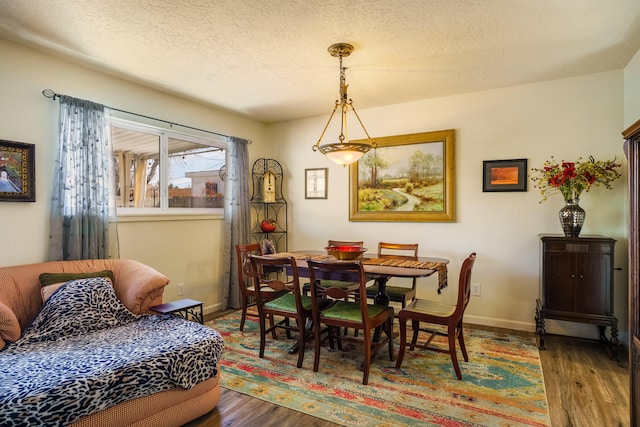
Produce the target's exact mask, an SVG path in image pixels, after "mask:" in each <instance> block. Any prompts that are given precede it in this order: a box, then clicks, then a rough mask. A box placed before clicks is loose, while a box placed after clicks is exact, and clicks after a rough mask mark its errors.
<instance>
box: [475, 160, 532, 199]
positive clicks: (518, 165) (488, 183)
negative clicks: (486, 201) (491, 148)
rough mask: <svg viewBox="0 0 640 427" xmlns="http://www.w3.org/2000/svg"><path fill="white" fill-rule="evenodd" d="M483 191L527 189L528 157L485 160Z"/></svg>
mask: <svg viewBox="0 0 640 427" xmlns="http://www.w3.org/2000/svg"><path fill="white" fill-rule="evenodd" d="M482 191H483V192H485V193H487V192H500V191H527V159H508V160H484V161H483V162H482Z"/></svg>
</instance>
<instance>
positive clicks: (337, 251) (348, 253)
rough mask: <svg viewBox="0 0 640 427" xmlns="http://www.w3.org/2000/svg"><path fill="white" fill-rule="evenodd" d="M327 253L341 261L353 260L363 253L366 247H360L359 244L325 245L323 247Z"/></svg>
mask: <svg viewBox="0 0 640 427" xmlns="http://www.w3.org/2000/svg"><path fill="white" fill-rule="evenodd" d="M325 249H326V250H327V253H328V254H329V255H332V256H334V257H335V258H336V259H339V260H341V261H344V260H354V259H357V258H359V257H360V256H361V255H362V254H363V253H365V252H366V251H367V248H361V247H360V246H355V245H354V246H327V247H326V248H325Z"/></svg>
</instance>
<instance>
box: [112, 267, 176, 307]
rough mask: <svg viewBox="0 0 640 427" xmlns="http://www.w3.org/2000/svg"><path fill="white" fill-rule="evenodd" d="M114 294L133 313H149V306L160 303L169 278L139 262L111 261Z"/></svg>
mask: <svg viewBox="0 0 640 427" xmlns="http://www.w3.org/2000/svg"><path fill="white" fill-rule="evenodd" d="M112 271H113V274H114V279H115V280H114V284H113V287H114V289H115V292H116V295H117V296H118V298H120V300H121V301H122V303H123V304H124V305H125V306H126V307H127V308H128V309H129V310H131V312H132V313H134V314H143V313H150V310H149V307H151V306H154V305H157V304H162V295H163V293H164V288H165V286H167V285H168V284H169V278H168V277H167V276H165V275H164V274H162V273H160V272H158V271H157V270H156V269H154V268H153V267H150V266H148V265H146V264H142V263H141V262H138V261H135V260H130V259H120V260H118V261H117V262H116V263H113V267H112Z"/></svg>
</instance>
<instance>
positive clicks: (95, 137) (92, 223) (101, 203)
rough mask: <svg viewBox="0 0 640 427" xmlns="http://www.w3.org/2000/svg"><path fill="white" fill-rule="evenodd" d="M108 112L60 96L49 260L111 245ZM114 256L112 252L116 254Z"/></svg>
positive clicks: (103, 252) (98, 254) (96, 254)
mask: <svg viewBox="0 0 640 427" xmlns="http://www.w3.org/2000/svg"><path fill="white" fill-rule="evenodd" d="M109 124H110V112H109V109H108V108H106V107H105V106H104V105H100V104H95V103H93V102H90V101H86V100H82V99H76V98H72V97H69V96H65V95H62V96H60V116H59V123H58V154H57V158H56V163H55V177H54V181H53V193H52V197H51V202H52V203H51V219H50V236H49V260H51V261H58V260H75V259H92V258H108V257H109V254H110V253H109V252H110V250H111V252H113V251H114V250H117V245H116V249H114V242H113V237H114V236H111V237H110V234H109V233H110V230H109V221H110V219H111V220H112V221H113V223H114V226H113V227H112V229H111V234H112V235H113V233H114V229H115V218H116V216H115V204H114V203H113V202H112V197H111V192H112V191H113V189H114V187H113V182H114V178H115V174H114V173H113V167H112V161H113V160H112V153H111V131H110V126H109ZM116 256H117V254H116Z"/></svg>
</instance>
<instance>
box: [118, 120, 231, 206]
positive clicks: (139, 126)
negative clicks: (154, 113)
mask: <svg viewBox="0 0 640 427" xmlns="http://www.w3.org/2000/svg"><path fill="white" fill-rule="evenodd" d="M111 127H112V128H114V127H116V128H120V129H125V130H129V131H133V132H142V133H147V134H151V135H157V136H158V137H159V144H160V145H159V156H160V166H159V173H160V180H159V184H158V185H159V187H160V207H158V208H135V207H126V208H125V207H116V214H117V216H118V217H119V218H120V217H123V218H124V217H141V216H144V217H159V216H162V217H168V216H175V218H176V219H178V218H180V217H184V216H194V215H197V216H202V215H205V216H211V215H213V216H216V217H224V208H175V207H174V208H172V207H169V183H168V173H169V139H170V138H174V139H181V140H184V141H187V142H192V143H195V144H200V145H204V146H209V147H215V148H221V149H223V150H224V151H225V165H226V164H227V163H228V161H229V154H228V153H229V151H228V149H229V139H228V137H224V136H221V135H220V136H218V135H214V134H211V135H206V136H205V133H204V132H196V131H193V132H179V131H175V130H173V129H167V128H163V127H161V126H153V125H149V124H146V123H140V122H135V121H131V120H125V119H121V118H116V117H112V118H111ZM112 143H113V141H112ZM227 187H228V186H227V183H226V182H225V183H224V194H226V192H227ZM149 219H150V218H149ZM165 219H166V218H165Z"/></svg>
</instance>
